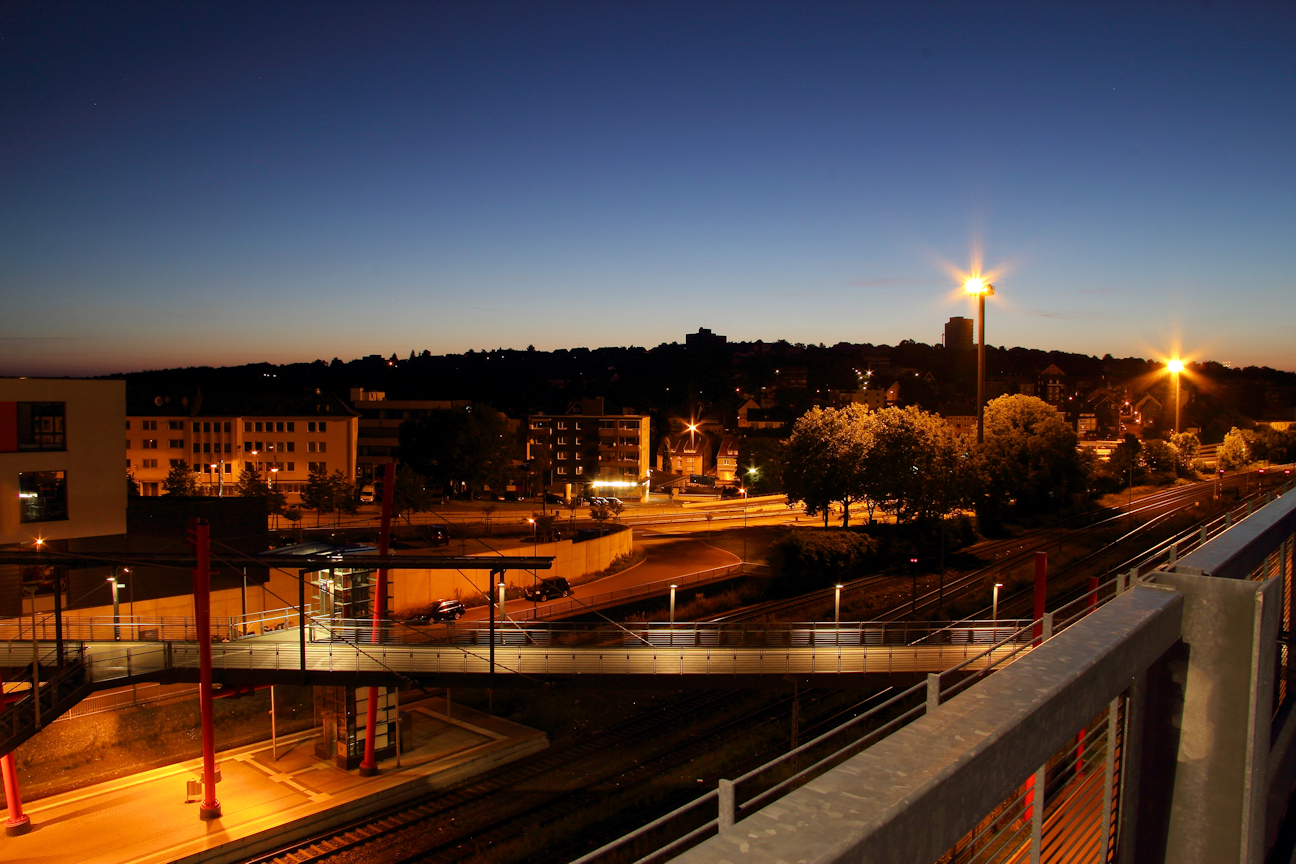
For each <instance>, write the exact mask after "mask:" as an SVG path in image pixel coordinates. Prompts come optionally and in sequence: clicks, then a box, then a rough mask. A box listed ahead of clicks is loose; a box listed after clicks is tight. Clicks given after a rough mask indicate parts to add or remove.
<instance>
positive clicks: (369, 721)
mask: <svg viewBox="0 0 1296 864" xmlns="http://www.w3.org/2000/svg"><path fill="white" fill-rule="evenodd" d="M395 488H396V463H395V462H388V463H387V464H386V465H384V466H383V497H382V528H381V529H380V530H379V532H378V554H379V555H386V554H387V552H388V550H389V549H390V548H391V518H392V492H393V491H394V490H395ZM370 605H371V606H372V607H373V627H372V633H371V634H370V637H369V641H370V642H377V641H379V639H380V638H381V636H382V622H383V619H384V618H386V617H387V568H385V567H379V568H378V584H377V585H376V586H375V591H374V597H373V602H372V603H370ZM377 726H378V688H377V687H370V688H369V709H368V711H367V713H366V714H365V752H364V759H362V760H361V762H360V776H361V777H372V776H373V775H375V774H377V773H378V757H377V756H376V755H375V752H374V735H375V733H376V731H377Z"/></svg>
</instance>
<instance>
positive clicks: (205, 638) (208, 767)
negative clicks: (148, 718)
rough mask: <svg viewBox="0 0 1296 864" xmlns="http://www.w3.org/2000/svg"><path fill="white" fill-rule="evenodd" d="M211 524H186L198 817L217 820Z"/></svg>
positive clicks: (203, 520)
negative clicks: (198, 721)
mask: <svg viewBox="0 0 1296 864" xmlns="http://www.w3.org/2000/svg"><path fill="white" fill-rule="evenodd" d="M210 530H211V526H210V525H208V523H207V520H206V519H202V518H198V517H195V518H194V519H192V520H191V521H190V525H189V542H190V543H192V544H193V547H194V554H195V555H196V557H197V558H198V566H197V567H195V568H194V577H193V589H194V592H193V593H194V625H195V627H196V628H197V630H198V682H199V683H198V709H199V712H200V713H201V714H202V754H203V780H202V784H203V800H202V804H201V805H200V806H199V808H198V818H199V819H204V820H208V819H219V818H220V815H221V806H220V802H219V801H217V800H216V730H215V728H214V725H215V724H214V720H213V716H212V715H213V713H214V712H213V709H212V665H211V547H210V544H209V537H210Z"/></svg>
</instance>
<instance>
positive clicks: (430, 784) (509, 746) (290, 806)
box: [0, 698, 548, 864]
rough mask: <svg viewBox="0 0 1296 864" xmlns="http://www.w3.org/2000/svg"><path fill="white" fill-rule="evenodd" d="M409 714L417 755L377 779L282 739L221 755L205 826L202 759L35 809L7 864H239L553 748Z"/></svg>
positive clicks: (495, 730)
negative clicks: (215, 804)
mask: <svg viewBox="0 0 1296 864" xmlns="http://www.w3.org/2000/svg"><path fill="white" fill-rule="evenodd" d="M402 710H406V711H410V712H412V713H413V715H414V741H415V747H414V748H413V749H412V750H410V751H408V752H406V753H405V754H403V755H402V757H401V767H400V768H397V767H395V760H394V759H391V760H387V761H384V762H381V763H379V769H380V773H379V775H378V776H376V777H360V776H359V775H358V774H357V773H356V772H355V771H350V772H346V771H342V770H340V769H338V768H337V767H335V766H334V765H332V764H331V763H328V762H324V761H322V760H319V759H316V758H315V733H314V732H307V733H299V734H297V735H293V736H285V737H284V738H281V739H280V741H279V758H278V759H277V760H276V759H274V758H273V757H272V754H271V747H270V743H269V742H262V743H260V744H254V745H251V746H248V747H243V748H239V749H236V750H228V751H223V752H219V753H217V754H216V755H217V764H218V765H219V766H220V771H221V775H222V777H221V781H220V782H219V783H218V784H217V786H216V792H217V798H218V799H219V800H220V804H221V811H222V815H221V818H220V819H217V820H214V821H212V822H203V821H201V820H200V819H199V818H198V801H197V800H192V801H189V802H186V798H185V791H186V781H189V780H193V779H197V778H198V777H199V776H201V773H202V760H200V759H198V760H193V761H189V762H182V763H178V764H175V765H169V766H167V767H165V768H158V769H155V770H153V771H146V772H143V773H140V774H135V775H132V776H130V777H125V778H120V779H117V780H112V781H110V782H107V783H101V784H99V785H97V786H91V787H87V788H84V789H78V790H76V791H74V792H68V793H66V794H63V795H55V796H52V797H49V798H44V799H41V800H39V801H34V802H31V804H30V805H29V806H27V807H25V808H24V809H25V811H26V813H27V814H28V815H29V816H30V817H31V820H32V830H31V831H30V832H29V833H28V834H26V835H23V836H21V837H0V861H22V862H25V864H45V862H49V864H72V862H77V864H92V862H102V864H155V862H156V864H161V862H173V861H174V862H199V861H202V862H223V861H237V860H241V859H243V858H247V857H249V856H252V855H254V854H259V853H262V852H266V851H272V850H273V849H277V848H279V847H280V846H283V845H286V844H287V843H289V842H292V841H293V840H295V839H300V838H302V837H305V836H308V835H310V834H312V833H315V832H316V831H319V830H323V829H324V828H325V827H327V826H329V825H333V824H342V823H345V822H350V821H352V820H354V819H357V818H359V817H361V816H363V815H365V814H366V813H367V812H372V811H376V810H381V809H384V808H386V807H389V806H391V805H392V804H395V803H397V802H399V801H401V800H404V799H406V798H410V797H413V796H415V795H418V794H420V793H422V792H425V791H427V790H429V789H435V788H440V787H444V786H448V785H450V784H452V783H456V782H458V781H460V780H463V779H465V778H468V777H472V776H474V775H476V774H479V773H481V772H484V771H486V770H489V769H491V768H494V767H496V766H498V765H501V764H504V763H506V762H511V761H513V760H515V759H518V758H521V757H523V756H526V755H529V754H531V753H534V752H536V751H538V750H542V749H544V748H545V747H547V746H548V739H547V738H546V736H545V734H544V733H543V732H538V731H536V730H534V729H528V728H527V727H525V726H519V725H517V724H516V723H510V722H508V721H506V720H501V719H499V718H497V717H492V716H490V715H487V714H482V713H480V712H477V711H473V710H472V709H470V708H465V707H462V706H459V705H454V706H453V708H452V711H451V714H452V718H451V720H450V721H447V720H446V718H445V703H444V701H443V700H441V699H439V698H438V699H427V700H424V701H421V702H417V703H414V704H412V705H408V706H402ZM219 740H220V730H219V729H217V741H218V742H219ZM0 812H3V811H0ZM5 815H7V812H6V813H5Z"/></svg>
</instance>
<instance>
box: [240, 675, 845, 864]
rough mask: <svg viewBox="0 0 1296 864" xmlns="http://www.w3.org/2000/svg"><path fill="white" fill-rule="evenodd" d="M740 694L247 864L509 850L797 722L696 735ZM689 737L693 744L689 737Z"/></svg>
mask: <svg viewBox="0 0 1296 864" xmlns="http://www.w3.org/2000/svg"><path fill="white" fill-rule="evenodd" d="M833 692H834V691H810V692H809V693H804V694H802V695H801V699H800V710H803V711H804V710H807V708H808V707H812V706H813V705H815V704H818V703H820V702H822V701H824V700H825V699H828V698H830V697H831V696H832V694H833ZM738 696H739V692H738V691H706V692H703V693H698V694H694V695H691V696H689V697H686V698H684V699H681V700H678V701H676V702H673V703H671V704H670V705H669V706H666V707H664V708H661V709H658V710H656V711H653V712H651V713H650V714H648V715H646V716H643V717H639V718H635V719H633V720H630V721H627V722H625V723H622V724H619V725H618V726H616V727H614V728H613V729H610V730H608V731H606V732H604V733H602V734H600V735H597V736H594V737H593V738H591V739H589V740H588V741H585V742H582V743H581V744H579V745H576V746H574V747H568V748H564V749H562V750H560V751H554V752H546V753H544V754H541V755H539V756H537V757H534V758H532V759H528V760H526V761H525V762H522V763H519V764H516V765H512V766H508V767H506V768H503V769H501V770H499V771H496V772H493V773H491V774H489V775H486V776H484V777H480V778H476V779H474V780H473V781H470V782H467V783H464V784H461V785H459V786H456V787H454V788H452V789H450V790H445V791H439V792H437V793H434V794H432V795H429V796H426V797H423V798H420V799H417V800H415V801H410V802H407V803H405V804H403V805H398V806H396V807H393V808H391V809H389V810H386V811H383V812H381V813H378V814H375V815H373V816H369V817H366V818H364V819H360V820H357V821H356V822H354V823H351V824H348V825H344V826H341V827H339V828H337V829H333V830H330V831H328V832H325V833H322V834H320V835H317V836H314V837H311V838H308V839H306V840H303V841H301V842H298V843H294V844H292V845H290V846H286V847H284V848H282V849H279V850H276V851H274V852H272V853H270V854H267V855H263V856H260V857H257V858H253V859H249V860H248V862H247V864H313V862H325V861H334V862H349V861H356V862H359V861H373V860H382V861H433V862H450V861H461V860H464V859H466V858H471V857H474V856H476V855H477V854H478V853H479V851H480V850H481V849H483V848H488V847H496V848H498V847H500V846H501V845H507V844H509V843H512V842H515V841H517V840H518V839H519V838H521V837H522V836H523V835H524V834H526V832H528V831H531V830H533V829H536V828H537V827H544V826H549V825H552V824H554V823H555V822H557V821H559V820H561V819H562V818H564V817H565V816H567V815H570V814H571V813H572V812H573V811H574V810H576V809H579V808H580V807H581V804H582V802H591V803H593V802H599V801H602V800H604V799H605V798H607V797H608V796H611V795H615V794H617V793H620V792H624V791H625V790H626V789H628V788H632V787H643V786H647V785H650V784H651V783H652V782H653V780H654V778H658V777H662V776H664V775H668V774H670V773H671V772H672V771H678V770H680V769H681V768H682V767H683V766H684V765H686V764H688V763H689V762H690V761H691V760H694V759H697V758H698V757H700V756H705V755H706V754H707V753H709V752H711V751H713V750H716V749H718V748H724V747H731V746H732V744H733V742H734V741H735V740H736V739H739V738H740V737H742V738H748V739H750V738H751V736H752V735H753V734H755V733H757V732H759V730H760V729H761V728H762V727H767V726H769V725H770V724H775V725H778V724H784V723H786V722H787V721H788V718H789V715H790V712H791V710H792V707H791V706H792V702H793V699H792V697H790V696H789V697H786V698H780V699H778V700H776V701H775V702H773V703H769V702H768V701H766V702H763V703H762V704H759V705H757V706H755V707H752V708H750V709H748V710H740V711H739V712H738V716H735V717H732V718H730V719H727V720H724V721H722V722H719V723H715V724H712V725H710V726H708V727H707V728H705V729H704V730H702V731H695V730H693V729H692V724H693V723H694V722H696V721H697V720H698V718H700V717H704V716H705V715H708V714H711V715H715V714H721V713H722V712H724V711H725V710H726V709H729V710H732V709H733V707H734V700H735V699H736V698H738ZM852 698H855V697H852ZM848 710H849V709H848ZM686 733H687V734H686ZM682 736H684V737H685V740H679V739H680V738H681V737H682ZM654 738H657V739H660V741H661V743H660V744H659V745H658V746H656V747H655V748H653V747H651V746H650V745H649V743H648V742H651V741H652V740H653V739H654ZM631 746H634V747H637V748H639V749H640V751H642V750H643V748H644V747H649V749H650V750H651V751H652V752H649V753H646V754H645V753H643V752H640V753H639V754H637V755H636V756H635V757H633V758H632V757H629V756H628V755H626V753H622V754H620V755H617V751H618V750H622V749H623V748H629V747H631ZM763 755H765V754H764V753H760V754H756V755H755V756H753V757H751V758H759V757H760V756H763ZM627 759H629V761H628V762H627ZM702 788H710V787H709V786H703V787H702ZM688 791H689V793H691V794H698V793H696V792H694V791H693V790H692V789H689V790H688ZM672 797H673V798H675V797H678V795H676V796H672ZM671 806H674V805H673V804H671ZM667 809H669V807H668V808H667ZM634 818H636V819H641V818H642V813H641V812H636V814H635V817H634ZM528 860H530V859H528ZM555 860H557V859H555Z"/></svg>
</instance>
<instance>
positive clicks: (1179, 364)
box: [1166, 360, 1184, 435]
mask: <svg viewBox="0 0 1296 864" xmlns="http://www.w3.org/2000/svg"><path fill="white" fill-rule="evenodd" d="M1166 368H1167V369H1169V370H1170V383H1171V385H1173V387H1174V391H1175V425H1174V431H1175V434H1176V435H1178V434H1179V373H1180V372H1182V371H1183V368H1184V364H1183V361H1182V360H1171V361H1170V362H1169V363H1167V364H1166Z"/></svg>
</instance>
